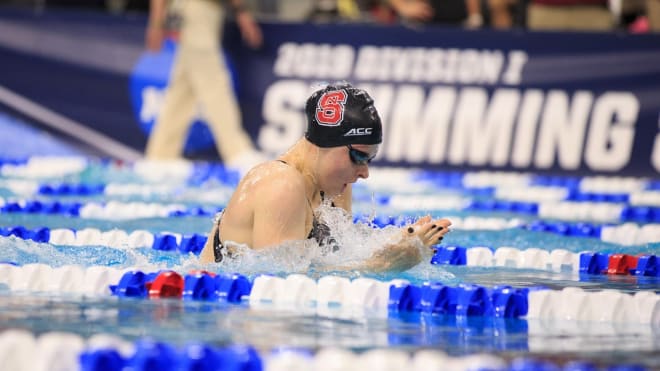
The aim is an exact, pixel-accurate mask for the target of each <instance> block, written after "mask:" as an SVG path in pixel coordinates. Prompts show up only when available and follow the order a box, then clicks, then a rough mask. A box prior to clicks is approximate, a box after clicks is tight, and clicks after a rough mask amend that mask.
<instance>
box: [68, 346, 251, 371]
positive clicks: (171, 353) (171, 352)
mask: <svg viewBox="0 0 660 371" xmlns="http://www.w3.org/2000/svg"><path fill="white" fill-rule="evenodd" d="M79 359H80V368H81V370H82V371H109V370H123V369H130V370H135V371H154V370H158V371H168V370H172V371H174V370H197V371H206V370H209V371H211V370H213V371H236V370H242V371H261V370H263V369H264V365H263V360H262V358H261V356H260V355H259V353H258V352H257V350H256V349H255V348H254V347H252V346H247V345H232V346H228V347H223V348H219V347H213V346H210V345H207V344H203V343H191V344H187V345H186V346H184V348H183V349H182V350H179V349H177V348H176V347H175V346H173V345H171V344H168V343H165V342H156V341H152V340H146V339H143V340H140V341H138V342H136V344H135V353H134V354H133V355H132V356H130V357H123V356H122V355H121V353H119V352H118V351H117V350H115V349H110V348H107V349H96V350H87V351H84V352H82V353H81V354H80V356H79Z"/></svg>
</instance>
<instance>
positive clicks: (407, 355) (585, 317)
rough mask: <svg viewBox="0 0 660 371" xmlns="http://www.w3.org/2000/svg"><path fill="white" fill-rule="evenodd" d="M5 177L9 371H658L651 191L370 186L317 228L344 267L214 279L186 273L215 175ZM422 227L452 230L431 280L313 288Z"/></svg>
mask: <svg viewBox="0 0 660 371" xmlns="http://www.w3.org/2000/svg"><path fill="white" fill-rule="evenodd" d="M0 172H1V174H2V176H1V178H0V197H1V198H2V199H1V200H0V204H1V206H2V212H1V213H0V220H1V224H0V225H2V226H3V228H2V231H1V232H2V235H3V236H4V237H0V261H2V262H3V264H0V277H1V280H2V281H1V283H0V295H1V296H2V300H0V318H1V321H0V323H1V324H2V325H0V327H2V332H1V333H0V364H4V365H11V367H10V368H7V369H30V370H33V369H53V367H54V366H55V365H58V367H61V369H70V368H73V369H75V368H78V367H80V368H83V369H89V370H91V369H121V368H122V367H129V368H130V369H140V370H142V369H145V370H146V369H232V370H234V369H262V368H263V369H269V370H292V369H296V370H297V369H300V370H302V369H319V370H321V369H323V370H326V369H334V370H348V369H351V370H354V369H368V368H371V369H387V370H389V369H392V370H395V369H415V370H421V369H516V370H523V369H525V370H532V369H571V370H574V369H575V370H577V369H580V370H587V369H612V368H614V367H620V369H658V368H660V356H658V353H659V350H660V299H659V296H658V292H659V291H660V276H659V271H660V267H658V265H657V257H658V256H659V255H660V182H659V181H658V180H655V179H633V178H604V177H585V178H577V177H559V176H556V177H555V176H541V175H534V174H511V173H496V172H466V173H456V172H451V173H448V172H428V171H421V170H414V169H394V168H374V169H373V170H372V174H371V177H370V179H369V180H368V181H366V182H362V183H360V185H358V186H357V187H356V189H355V192H354V193H355V199H356V202H355V204H354V211H355V213H354V215H353V218H352V219H351V218H349V219H346V218H342V217H341V216H338V215H334V214H332V211H331V210H325V211H324V212H326V214H324V215H325V216H326V217H327V218H328V219H327V220H328V222H329V223H330V224H333V223H334V224H333V225H334V227H335V228H336V229H337V230H340V231H341V232H340V233H339V235H338V236H337V239H338V241H340V244H341V246H343V247H346V248H345V249H342V250H343V251H342V252H341V253H339V254H337V255H329V256H323V255H319V254H318V253H316V251H315V249H313V248H310V245H309V244H306V243H291V244H287V245H284V246H281V247H279V248H278V249H275V250H273V251H271V252H269V253H268V254H255V253H251V252H250V251H249V250H245V251H244V252H243V253H242V254H241V255H240V256H239V257H238V258H237V259H236V260H232V261H228V262H226V263H223V264H222V265H219V266H218V265H202V264H200V263H199V262H198V261H197V259H196V253H198V252H199V249H200V248H201V246H203V242H204V241H205V238H206V233H207V230H208V228H210V225H211V219H212V216H213V214H214V213H215V212H217V211H218V210H220V209H221V208H222V206H223V205H224V203H225V202H226V201H227V199H228V197H229V195H230V194H231V191H232V189H233V186H234V185H235V184H236V182H237V180H238V176H237V174H235V173H233V172H231V171H228V170H226V169H224V168H222V167H221V166H218V165H215V164H208V163H186V162H180V163H169V164H163V163H148V162H139V163H135V164H126V163H117V162H112V161H99V160H93V159H89V158H79V157H78V158H72V157H33V158H31V159H29V160H27V161H5V162H3V164H2V168H1V169H0ZM426 213H430V214H432V215H434V216H445V217H449V218H450V219H452V221H453V227H452V228H453V230H452V232H451V233H450V234H449V235H448V236H447V238H445V240H446V241H444V244H443V245H441V246H439V247H438V250H437V252H436V253H435V254H434V255H433V256H432V257H429V258H430V259H429V260H430V261H431V263H429V262H424V263H422V264H420V265H418V266H417V267H414V268H413V269H411V270H409V271H407V272H404V273H400V274H368V273H359V272H352V271H348V272H333V271H328V270H326V269H325V267H326V266H327V265H332V264H333V263H337V262H342V263H346V262H351V261H353V260H355V259H357V258H359V257H361V256H364V255H365V254H368V253H369V252H370V251H371V249H373V248H374V246H376V245H378V244H379V243H382V241H383V239H384V238H386V237H385V236H386V235H387V231H388V229H391V228H394V227H395V226H397V225H399V224H402V223H404V222H406V221H407V220H408V221H409V220H413V219H414V218H416V217H419V216H422V215H424V214H426ZM312 247H313V246H312ZM109 286H113V291H111V290H110V289H109ZM218 360H222V361H218ZM204 362H210V363H209V364H214V365H215V366H214V367H215V368H200V367H202V366H201V365H202V364H204V365H207V366H208V365H209V364H207V363H204ZM232 362H233V363H232ZM219 365H220V366H219ZM207 366H204V367H207ZM5 367H9V366H5ZM67 367H69V368H67ZM103 367H107V368H103ZM154 367H155V368H154ZM195 367H198V368H195ZM209 367H210V366H209ZM232 367H233V368H232ZM241 367H242V368H241ZM250 367H252V368H250ZM55 368H56V367H55ZM3 369H4V367H3Z"/></svg>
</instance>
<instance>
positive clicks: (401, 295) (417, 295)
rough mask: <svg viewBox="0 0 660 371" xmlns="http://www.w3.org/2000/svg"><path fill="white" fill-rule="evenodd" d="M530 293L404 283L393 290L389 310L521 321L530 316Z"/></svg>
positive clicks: (495, 288)
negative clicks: (528, 302)
mask: <svg viewBox="0 0 660 371" xmlns="http://www.w3.org/2000/svg"><path fill="white" fill-rule="evenodd" d="M528 291H529V290H528V289H514V288H512V287H509V286H500V287H494V288H492V289H487V288H485V287H482V286H479V285H459V286H455V287H452V286H447V285H444V284H442V283H437V282H432V283H425V284H424V285H422V286H421V287H418V286H415V285H412V284H410V283H402V282H401V283H395V284H393V285H392V286H390V296H389V301H388V310H389V311H390V312H399V311H407V312H425V313H435V314H443V315H456V316H493V317H501V318H517V317H521V316H524V315H525V314H527V308H528V304H527V293H528Z"/></svg>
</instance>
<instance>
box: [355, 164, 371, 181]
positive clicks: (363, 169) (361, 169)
mask: <svg viewBox="0 0 660 371" xmlns="http://www.w3.org/2000/svg"><path fill="white" fill-rule="evenodd" d="M357 176H358V178H362V179H367V178H368V177H369V165H360V166H358V172H357Z"/></svg>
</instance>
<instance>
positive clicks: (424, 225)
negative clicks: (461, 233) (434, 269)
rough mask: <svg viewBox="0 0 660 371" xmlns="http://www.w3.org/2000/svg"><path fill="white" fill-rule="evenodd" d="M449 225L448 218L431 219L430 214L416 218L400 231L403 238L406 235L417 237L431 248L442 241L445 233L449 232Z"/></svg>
mask: <svg viewBox="0 0 660 371" xmlns="http://www.w3.org/2000/svg"><path fill="white" fill-rule="evenodd" d="M450 226H451V221H449V219H435V220H432V219H431V216H430V215H426V216H424V217H421V218H419V219H417V221H416V222H415V223H414V224H412V225H409V226H406V227H403V228H402V230H401V233H402V234H403V238H405V237H406V236H416V237H419V239H420V240H421V241H422V244H423V245H424V246H425V247H427V248H432V247H433V246H434V245H437V244H438V243H440V242H441V241H442V239H443V237H444V236H445V234H447V233H448V232H449V227H450Z"/></svg>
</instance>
